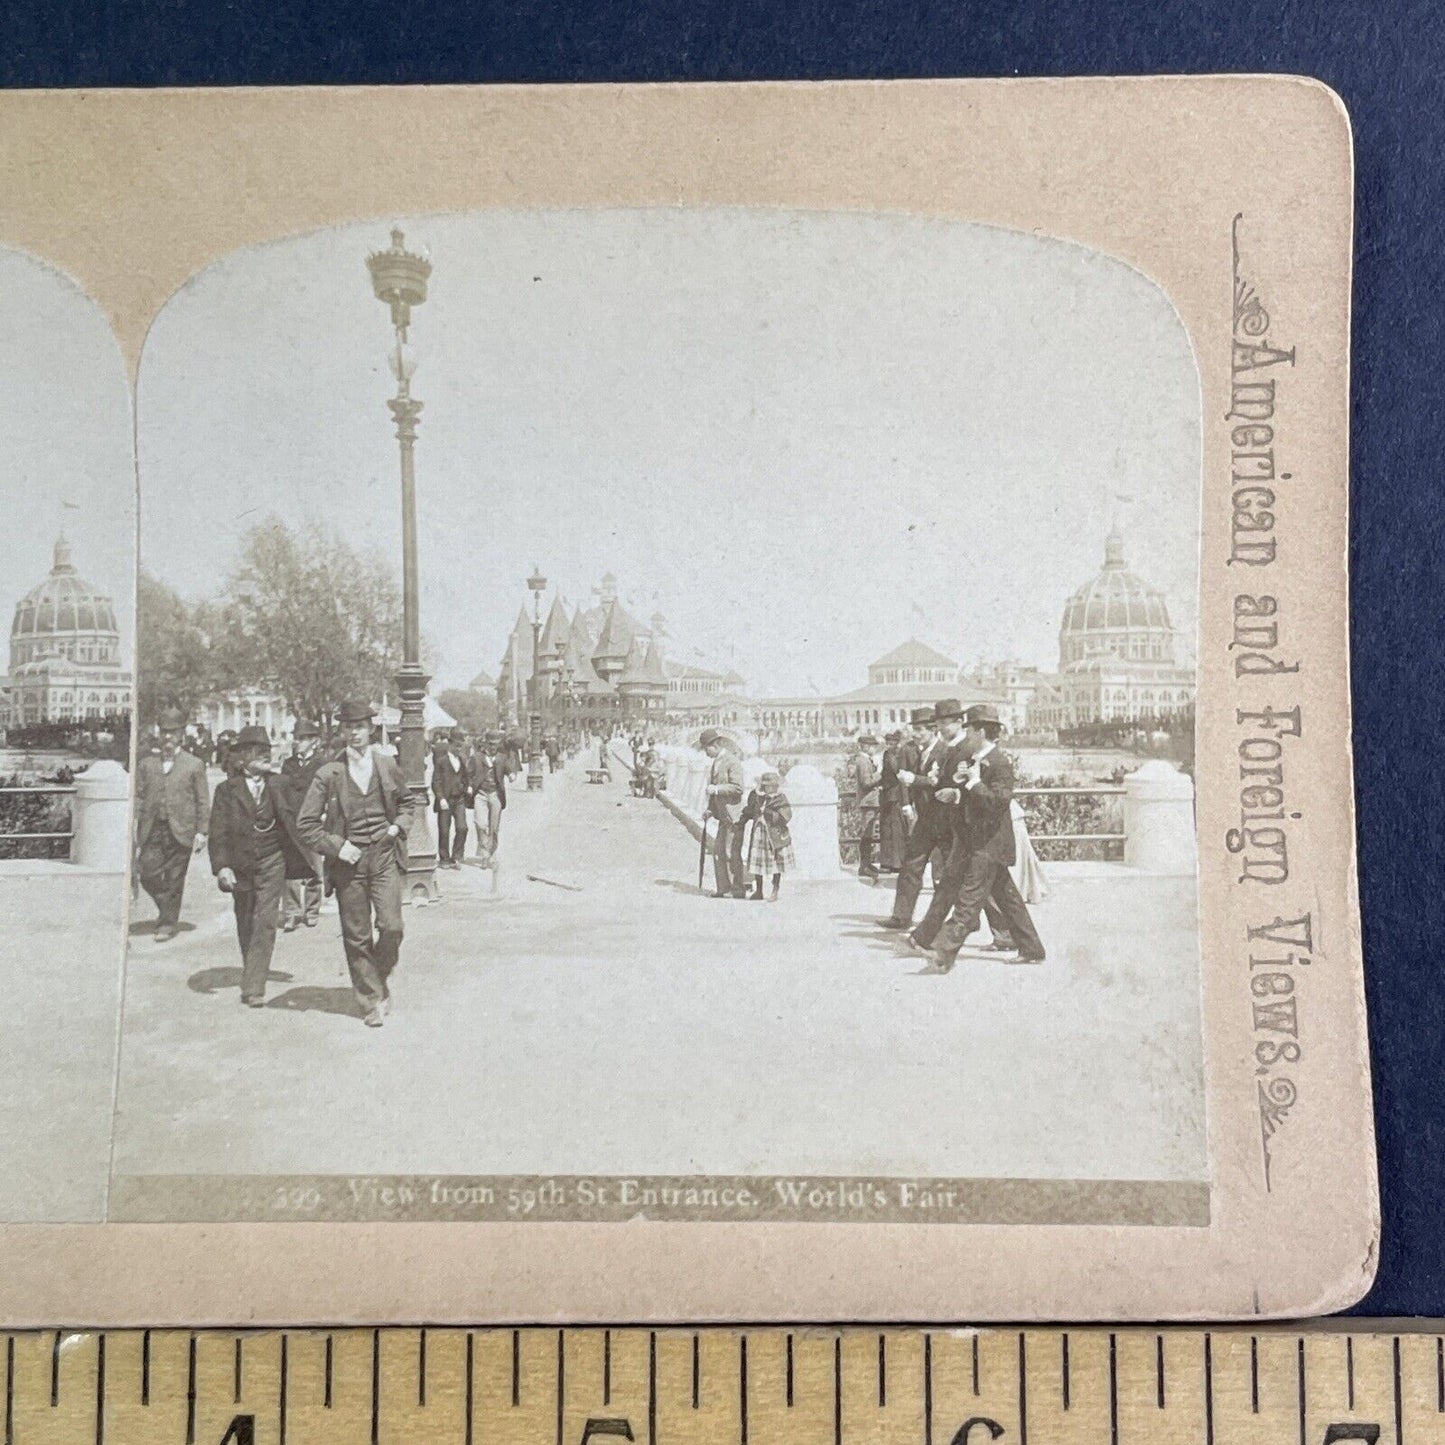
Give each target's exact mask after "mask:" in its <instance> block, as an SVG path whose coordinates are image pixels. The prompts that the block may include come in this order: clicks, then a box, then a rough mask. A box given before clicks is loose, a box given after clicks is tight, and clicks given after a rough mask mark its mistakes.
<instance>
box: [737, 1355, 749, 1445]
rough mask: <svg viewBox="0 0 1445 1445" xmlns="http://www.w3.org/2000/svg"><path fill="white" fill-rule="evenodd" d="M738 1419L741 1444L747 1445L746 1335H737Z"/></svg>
mask: <svg viewBox="0 0 1445 1445" xmlns="http://www.w3.org/2000/svg"><path fill="white" fill-rule="evenodd" d="M738 1419H739V1424H740V1427H741V1435H742V1442H743V1445H748V1337H747V1336H746V1335H740V1336H739V1337H738Z"/></svg>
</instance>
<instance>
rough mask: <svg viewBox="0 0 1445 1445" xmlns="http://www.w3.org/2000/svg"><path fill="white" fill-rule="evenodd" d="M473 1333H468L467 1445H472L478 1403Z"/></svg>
mask: <svg viewBox="0 0 1445 1445" xmlns="http://www.w3.org/2000/svg"><path fill="white" fill-rule="evenodd" d="M474 1343H475V1342H474V1339H473V1336H472V1332H471V1331H470V1330H468V1331H467V1366H466V1369H467V1414H466V1445H472V1411H473V1408H474V1405H475V1403H476V1391H475V1389H474V1388H473V1376H472V1349H473V1345H474Z"/></svg>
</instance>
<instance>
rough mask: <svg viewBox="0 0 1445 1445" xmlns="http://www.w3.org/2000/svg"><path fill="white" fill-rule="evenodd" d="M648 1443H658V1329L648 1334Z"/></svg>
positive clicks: (655, 1444) (648, 1444)
mask: <svg viewBox="0 0 1445 1445" xmlns="http://www.w3.org/2000/svg"><path fill="white" fill-rule="evenodd" d="M647 1445H657V1331H656V1330H652V1331H650V1332H649V1333H648V1336H647Z"/></svg>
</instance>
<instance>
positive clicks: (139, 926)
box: [128, 918, 196, 938]
mask: <svg viewBox="0 0 1445 1445" xmlns="http://www.w3.org/2000/svg"><path fill="white" fill-rule="evenodd" d="M155 931H156V921H155V919H154V918H148V919H146V920H145V921H144V922H143V923H132V924H131V926H130V928H129V930H128V932H129V935H130V937H132V938H139V937H141V936H142V935H143V934H145V935H148V934H152V933H154V932H155ZM195 931H196V925H195V924H194V923H188V922H187V921H186V920H185V919H184V918H183V919H181V921H180V922H179V923H178V924H176V933H177V934H178V935H179V934H182V933H194V932H195Z"/></svg>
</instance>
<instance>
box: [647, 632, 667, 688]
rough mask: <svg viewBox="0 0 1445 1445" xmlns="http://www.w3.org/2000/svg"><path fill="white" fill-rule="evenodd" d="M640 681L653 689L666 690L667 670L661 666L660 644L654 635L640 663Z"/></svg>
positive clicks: (654, 634)
mask: <svg viewBox="0 0 1445 1445" xmlns="http://www.w3.org/2000/svg"><path fill="white" fill-rule="evenodd" d="M642 680H643V681H644V682H647V683H651V684H652V685H653V686H654V687H660V688H662V689H663V690H664V691H666V689H667V670H666V668H664V667H663V665H662V643H661V641H660V640H659V639H658V636H657V634H656V633H653V635H652V642H651V643H650V644H649V645H648V649H647V656H646V658H645V659H644V660H643V663H642Z"/></svg>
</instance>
